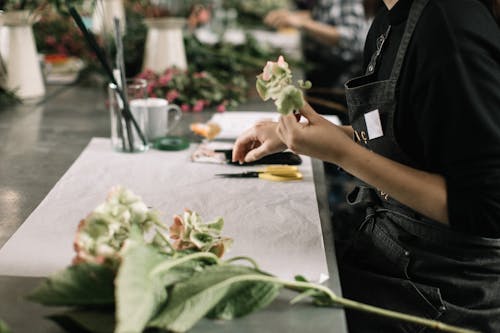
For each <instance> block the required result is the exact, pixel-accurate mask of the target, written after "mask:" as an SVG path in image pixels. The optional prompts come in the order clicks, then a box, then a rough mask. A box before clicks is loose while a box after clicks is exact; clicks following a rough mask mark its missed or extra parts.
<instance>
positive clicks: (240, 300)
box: [207, 281, 282, 320]
mask: <svg viewBox="0 0 500 333" xmlns="http://www.w3.org/2000/svg"><path fill="white" fill-rule="evenodd" d="M281 288H282V286H281V285H279V284H276V283H270V282H254V281H251V282H240V283H237V284H234V285H233V286H231V290H230V292H229V293H228V295H227V296H226V297H224V298H223V299H222V300H221V301H220V302H219V303H218V304H217V305H216V306H215V307H214V308H213V309H212V310H211V311H210V313H208V315H207V316H208V317H209V318H216V319H225V320H231V319H233V318H237V317H242V316H245V315H247V314H249V313H251V312H253V311H256V310H258V309H262V308H265V307H266V306H267V305H269V304H270V303H271V302H272V301H273V300H274V299H275V298H276V297H277V296H278V294H279V293H280V290H281Z"/></svg>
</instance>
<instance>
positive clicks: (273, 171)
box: [216, 165, 303, 182]
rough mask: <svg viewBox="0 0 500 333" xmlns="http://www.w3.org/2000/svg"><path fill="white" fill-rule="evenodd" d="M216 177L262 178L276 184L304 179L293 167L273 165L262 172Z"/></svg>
mask: <svg viewBox="0 0 500 333" xmlns="http://www.w3.org/2000/svg"><path fill="white" fill-rule="evenodd" d="M216 176H219V177H224V178H260V179H265V180H271V181H276V182H283V181H290V180H301V179H302V178H303V177H302V174H301V173H300V171H299V168H298V167H296V166H292V165H271V166H267V167H265V168H264V169H261V170H255V171H246V172H239V173H219V174H216Z"/></svg>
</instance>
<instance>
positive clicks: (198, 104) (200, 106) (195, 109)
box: [193, 99, 205, 112]
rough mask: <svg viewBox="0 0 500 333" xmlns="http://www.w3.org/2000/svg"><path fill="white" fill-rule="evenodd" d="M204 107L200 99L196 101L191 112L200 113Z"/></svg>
mask: <svg viewBox="0 0 500 333" xmlns="http://www.w3.org/2000/svg"><path fill="white" fill-rule="evenodd" d="M204 107H205V102H204V101H203V100H201V99H199V100H197V101H196V103H195V104H194V106H193V112H201V111H203V108H204Z"/></svg>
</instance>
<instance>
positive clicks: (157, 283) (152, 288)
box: [115, 242, 203, 333]
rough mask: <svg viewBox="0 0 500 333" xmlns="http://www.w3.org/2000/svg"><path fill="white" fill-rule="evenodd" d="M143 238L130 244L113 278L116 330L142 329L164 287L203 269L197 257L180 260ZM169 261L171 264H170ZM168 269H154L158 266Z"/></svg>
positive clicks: (161, 300) (164, 296)
mask: <svg viewBox="0 0 500 333" xmlns="http://www.w3.org/2000/svg"><path fill="white" fill-rule="evenodd" d="M180 259H182V257H181V258H172V257H170V256H168V255H165V254H162V253H159V252H158V251H157V250H156V249H155V248H154V247H152V246H150V245H146V244H144V243H143V242H136V243H133V244H130V246H129V247H128V249H127V250H126V251H125V253H124V254H123V259H122V264H121V266H120V269H119V271H118V276H117V278H116V308H117V309H116V318H117V328H116V331H115V332H127V333H129V332H142V330H143V329H144V327H145V326H146V323H147V322H148V321H149V320H150V319H151V318H152V317H153V316H154V315H155V314H156V312H157V311H158V309H159V308H160V306H162V305H163V304H164V303H165V301H166V299H167V288H168V287H169V286H171V285H173V284H175V283H177V282H179V281H183V280H185V279H188V278H189V277H191V276H192V275H193V274H194V273H195V272H196V271H198V270H202V267H203V266H202V265H203V264H202V263H201V262H200V261H198V260H190V261H186V262H182V263H180V264H176V263H178V262H180V261H179V260H180ZM169 264H170V265H169ZM166 265H167V266H169V267H168V269H162V270H155V269H156V268H158V267H159V266H163V267H165V266H166Z"/></svg>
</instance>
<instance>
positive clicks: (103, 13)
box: [92, 0, 126, 36]
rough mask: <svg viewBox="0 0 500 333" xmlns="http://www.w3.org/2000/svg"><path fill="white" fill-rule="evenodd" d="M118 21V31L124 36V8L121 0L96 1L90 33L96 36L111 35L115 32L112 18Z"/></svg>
mask: <svg viewBox="0 0 500 333" xmlns="http://www.w3.org/2000/svg"><path fill="white" fill-rule="evenodd" d="M115 17H116V18H118V19H119V20H120V28H121V29H120V30H121V33H122V35H123V34H125V30H126V25H125V24H126V22H125V6H124V5H123V0H97V1H96V3H95V7H94V11H93V13H92V31H93V32H94V33H95V34H98V35H102V34H105V35H111V36H113V34H114V31H115V23H114V18H115Z"/></svg>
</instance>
